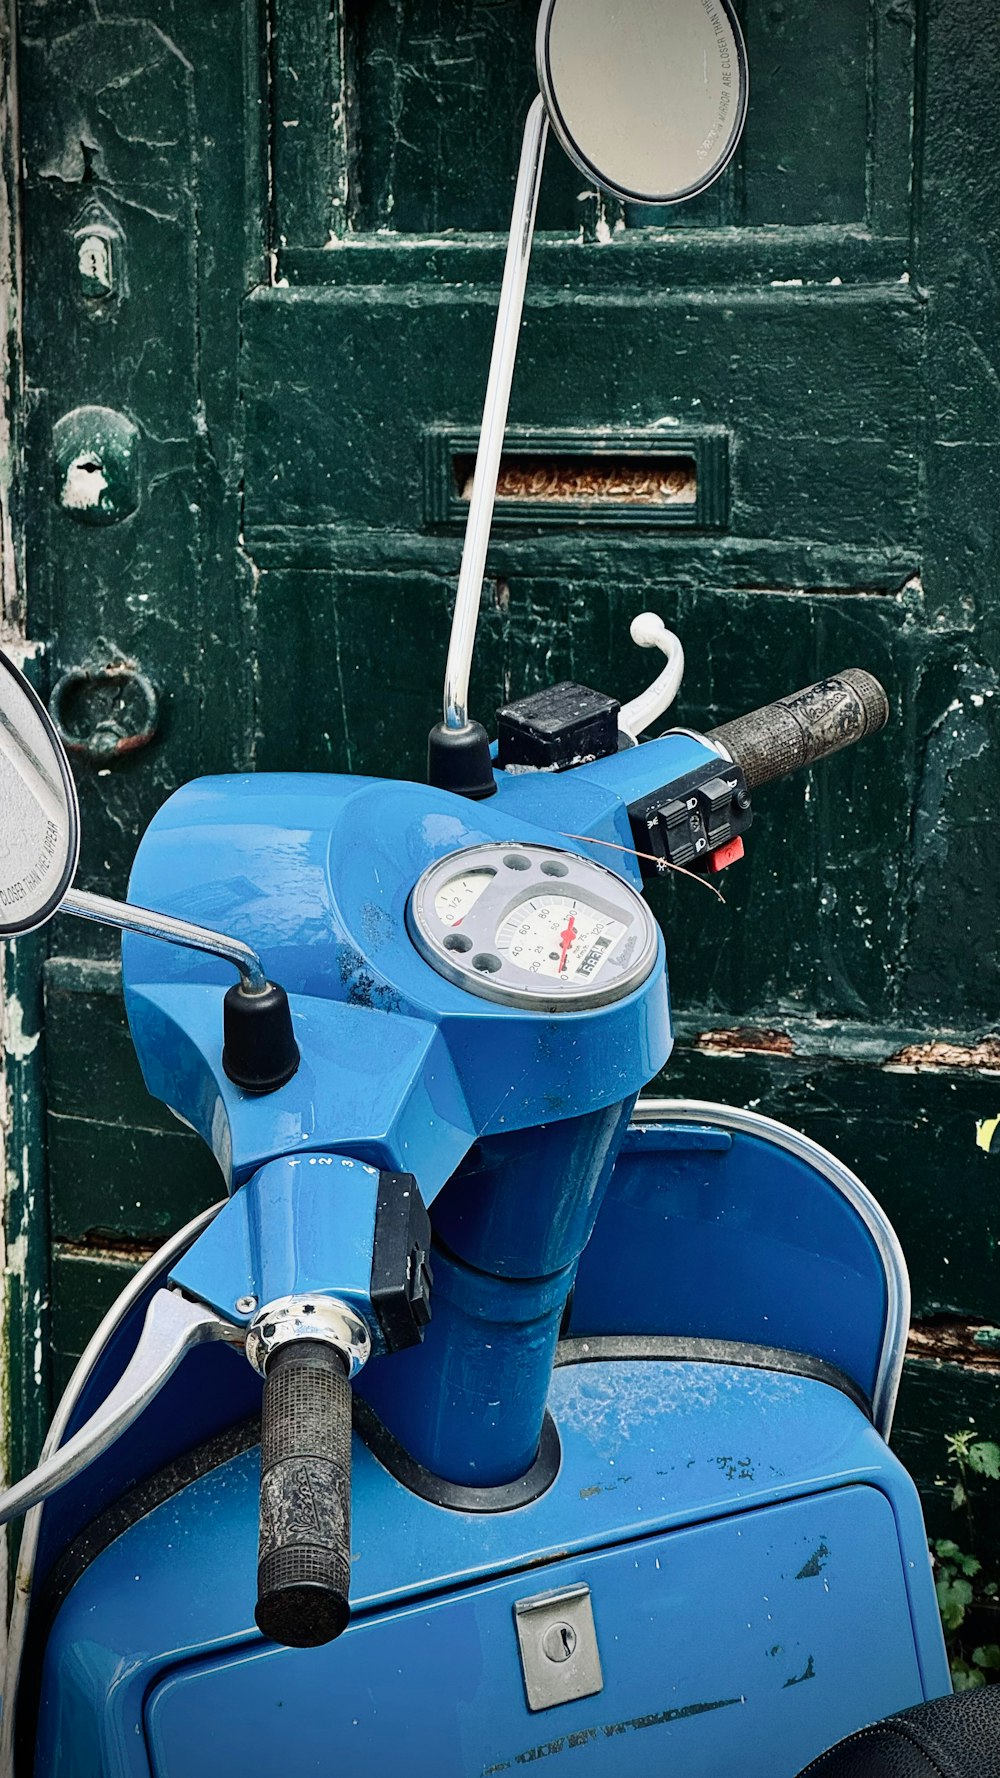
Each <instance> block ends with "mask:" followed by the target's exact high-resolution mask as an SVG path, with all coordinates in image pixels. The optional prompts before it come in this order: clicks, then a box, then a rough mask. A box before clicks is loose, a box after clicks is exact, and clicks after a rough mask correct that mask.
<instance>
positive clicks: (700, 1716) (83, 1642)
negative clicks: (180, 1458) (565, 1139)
mask: <svg viewBox="0 0 1000 1778" xmlns="http://www.w3.org/2000/svg"><path fill="white" fill-rule="evenodd" d="M550 1406H551V1410H552V1413H553V1416H554V1418H555V1420H556V1423H557V1425H558V1427H559V1431H560V1437H561V1439H562V1446H563V1461H562V1467H561V1470H560V1474H559V1476H558V1478H557V1480H556V1482H555V1483H554V1484H553V1486H552V1487H551V1488H550V1490H549V1491H548V1493H547V1494H545V1495H544V1496H543V1497H542V1498H541V1499H539V1500H537V1501H535V1502H534V1503H533V1504H531V1505H529V1506H526V1507H523V1508H521V1509H520V1510H518V1511H514V1512H507V1513H497V1514H492V1515H486V1516H482V1515H476V1514H466V1513H461V1512H455V1511H450V1510H445V1509H442V1508H439V1507H435V1506H432V1505H430V1504H429V1503H428V1502H426V1501H424V1500H421V1499H418V1498H417V1497H415V1496H413V1495H411V1494H409V1493H407V1492H406V1491H405V1490H403V1489H402V1488H401V1487H400V1486H399V1484H398V1483H397V1482H395V1481H394V1480H393V1479H392V1477H391V1476H389V1475H388V1474H387V1472H386V1471H385V1470H384V1469H382V1467H381V1466H380V1465H379V1464H378V1463H377V1462H376V1460H375V1459H374V1457H373V1456H372V1455H371V1453H370V1452H369V1451H368V1450H367V1448H366V1447H365V1446H364V1445H363V1444H362V1443H360V1442H359V1441H358V1440H357V1439H355V1453H354V1455H355V1467H354V1475H355V1496H354V1498H355V1506H354V1530H353V1546H354V1550H355V1560H354V1564H353V1571H352V1597H353V1604H354V1612H355V1617H354V1621H353V1622H352V1625H351V1627H350V1628H349V1629H348V1631H347V1632H346V1633H345V1635H344V1637H343V1638H341V1639H340V1640H339V1641H338V1642H336V1643H334V1644H332V1645H331V1646H329V1647H328V1648H325V1649H321V1650H310V1651H295V1652H290V1651H287V1650H279V1649H276V1648H274V1647H273V1646H271V1645H268V1644H265V1643H264V1642H263V1641H262V1640H261V1638H260V1637H259V1635H258V1633H257V1632H256V1630H255V1628H254V1626H253V1617H252V1608H253V1575H254V1561H255V1551H256V1538H257V1463H256V1452H248V1453H247V1454H246V1455H245V1456H243V1457H240V1458H237V1459H234V1460H233V1461H231V1462H230V1463H228V1464H226V1465H225V1466H223V1467H222V1468H220V1469H218V1470H215V1471H213V1472H211V1473H210V1474H208V1475H206V1476H204V1477H203V1478H202V1479H200V1480H199V1481H197V1482H195V1483H194V1484H192V1485H191V1486H189V1487H188V1488H186V1489H185V1490H184V1491H183V1492H182V1493H180V1494H178V1495H176V1496H175V1497H174V1498H173V1499H171V1500H168V1501H166V1502H165V1503H164V1504H163V1505H161V1506H160V1507H158V1508H157V1509H156V1510H155V1511H153V1512H152V1513H150V1514H149V1515H148V1516H147V1517H145V1518H144V1519H141V1520H140V1521H139V1522H138V1523H136V1524H135V1525H134V1526H133V1527H132V1528H131V1529H130V1530H128V1531H127V1532H126V1533H125V1534H124V1535H123V1536H121V1537H120V1538H118V1540H117V1541H116V1542H115V1543H114V1544H112V1545H111V1547H110V1548H109V1549H108V1550H107V1551H106V1552H105V1553H104V1554H103V1555H101V1556H100V1557H98V1559H97V1560H96V1561H95V1562H94V1563H92V1565H91V1566H90V1567H89V1568H88V1569H87V1570H86V1572H85V1573H84V1574H83V1576H82V1577H81V1578H80V1580H78V1582H77V1583H76V1585H75V1587H74V1588H73V1590H72V1592H71V1593H70V1595H69V1598H68V1600H67V1602H66V1603H65V1605H64V1606H63V1608H62V1610H61V1612H60V1614H59V1616H58V1618H57V1620H56V1623H55V1627H54V1629H53V1632H52V1634H51V1637H50V1640H49V1647H48V1653H47V1659H46V1668H45V1676H44V1681H43V1692H42V1698H41V1710H40V1716H39V1743H38V1761H37V1766H36V1773H37V1774H38V1775H39V1778H41V1775H42V1774H44V1775H45V1778H49V1775H50V1774H55V1773H58V1774H59V1778H92V1775H93V1774H94V1773H98V1772H99V1773H101V1774H102V1778H150V1773H151V1772H152V1773H153V1774H155V1778H210V1775H211V1778H217V1774H218V1773H219V1772H235V1771H242V1770H249V1771H254V1772H256V1771H261V1772H264V1771H268V1770H269V1769H271V1768H272V1767H273V1766H274V1765H275V1764H276V1763H278V1762H280V1763H281V1765H282V1767H287V1768H289V1769H292V1770H294V1771H296V1772H297V1773H302V1774H313V1773H315V1774H319V1773H327V1772H329V1771H336V1770H340V1769H342V1768H344V1767H345V1765H346V1764H347V1763H348V1762H349V1763H350V1766H351V1767H352V1768H353V1769H358V1770H361V1771H363V1772H364V1774H365V1778H389V1774H390V1773H392V1774H393V1778H395V1774H396V1772H397V1771H398V1769H399V1767H400V1766H401V1765H403V1766H407V1767H409V1769H410V1770H417V1771H421V1772H423V1771H427V1772H431V1771H433V1772H435V1773H436V1774H437V1773H440V1774H441V1778H468V1774H470V1773H471V1774H479V1773H483V1772H486V1771H489V1770H490V1769H491V1768H492V1769H493V1770H496V1769H497V1768H500V1769H503V1767H504V1763H505V1762H508V1763H510V1764H512V1765H513V1764H516V1763H519V1761H518V1756H519V1755H525V1754H527V1755H528V1757H529V1758H531V1757H532V1753H531V1750H532V1749H537V1748H539V1747H540V1746H542V1745H548V1746H549V1747H550V1749H551V1751H552V1752H553V1753H554V1754H557V1753H560V1752H569V1751H572V1754H573V1769H574V1770H575V1769H577V1766H578V1765H579V1769H580V1770H584V1771H587V1772H589V1773H593V1774H598V1773H602V1774H605V1775H607V1778H611V1775H615V1778H617V1774H619V1773H620V1772H621V1771H622V1769H623V1761H624V1763H625V1765H626V1766H627V1769H628V1770H629V1771H630V1772H633V1773H636V1774H637V1775H640V1774H646V1773H648V1774H650V1778H652V1774H653V1773H657V1774H658V1775H659V1778H662V1774H663V1773H664V1772H667V1771H669V1772H670V1773H671V1775H672V1778H709V1775H711V1778H717V1775H718V1774H720V1773H721V1772H724V1771H726V1770H728V1769H729V1768H730V1767H735V1766H736V1765H737V1764H738V1766H739V1769H740V1771H741V1772H742V1773H743V1774H745V1778H792V1774H794V1773H795V1772H797V1771H798V1769H799V1767H800V1766H801V1765H802V1764H804V1763H805V1762H806V1761H807V1760H808V1759H810V1758H812V1757H813V1756H814V1755H816V1754H817V1753H818V1752H819V1751H820V1750H821V1749H822V1747H824V1746H825V1745H827V1743H828V1742H829V1741H830V1740H832V1739H836V1738H837V1737H838V1736H839V1735H841V1734H842V1733H845V1732H847V1731H849V1730H850V1729H852V1728H855V1727H857V1726H858V1725H859V1724H860V1723H862V1722H864V1721H866V1720H870V1719H871V1718H873V1717H876V1716H879V1715H882V1714H884V1713H886V1712H888V1711H891V1710H895V1709H897V1708H900V1707H902V1706H904V1705H907V1704H910V1703H914V1702H917V1701H918V1700H920V1699H921V1698H923V1697H931V1696H936V1695H938V1694H940V1693H942V1692H944V1691H946V1690H947V1689H948V1677H947V1668H946V1664H945V1660H944V1652H943V1645H942V1641H941V1632H940V1627H939V1624H938V1620H937V1613H936V1609H935V1603H934V1595H933V1587H932V1584H931V1578H930V1572H929V1568H928V1565H927V1562H926V1557H925V1555H924V1549H923V1530H922V1522H921V1517H920V1509H919V1504H918V1502H917V1498H916V1494H915V1491H914V1489H913V1486H912V1483H911V1482H910V1481H909V1479H908V1478H907V1477H906V1475H905V1473H904V1472H903V1471H902V1469H901V1468H900V1466H899V1464H898V1463H897V1462H896V1461H895V1459H894V1458H893V1457H892V1456H891V1455H890V1454H889V1453H888V1451H887V1450H886V1448H885V1446H884V1444H883V1443H882V1441H881V1440H880V1439H879V1438H878V1436H877V1434H876V1433H875V1432H874V1431H873V1429H872V1428H871V1426H870V1425H869V1424H868V1422H867V1421H866V1420H865V1418H864V1416H863V1415H862V1414H861V1413H860V1412H859V1410H858V1409H857V1408H855V1407H854V1406H853V1405H852V1404H851V1403H850V1402H849V1401H848V1400H847V1399H846V1397H844V1396H843V1395H841V1394H840V1392H839V1391H837V1390H835V1389H833V1388H831V1387H829V1386H828V1385H826V1384H823V1383H819V1382H814V1381H807V1380H805V1379H801V1378H789V1377H783V1376H775V1375H770V1374H767V1373H763V1372H758V1371H752V1370H745V1369H739V1368H732V1367H728V1366H714V1365H691V1364H669V1363H628V1364H593V1365H579V1366H572V1367H567V1368H566V1369H564V1370H561V1371H558V1372H556V1374H555V1376H554V1378H553V1382H552V1388H551V1393H550ZM761 1508H763V1509H766V1510H764V1511H761V1510H759V1509H761ZM664 1534H666V1535H664ZM580 1579H583V1580H586V1581H587V1582H588V1583H589V1584H590V1586H591V1589H592V1593H593V1601H594V1615H595V1622H596V1626H597V1634H598V1639H599V1643H600V1649H601V1657H602V1661H603V1662H604V1668H605V1688H604V1692H603V1694H601V1695H600V1696H597V1697H591V1698H588V1699H586V1700H584V1701H583V1702H579V1703H575V1704H569V1705H564V1706H559V1707H556V1708H555V1709H553V1710H550V1711H547V1712H544V1713H542V1714H541V1715H537V1716H532V1715H530V1714H529V1713H528V1711H527V1709H526V1707H525V1701H524V1694H523V1689H522V1686H521V1679H520V1666H519V1659H518V1652H517V1643H516V1638H515V1632H514V1625H513V1620H512V1616H511V1604H512V1602H513V1600H515V1599H521V1598H525V1597H530V1596H533V1595H534V1594H536V1593H539V1592H543V1591H545V1590H547V1589H548V1588H549V1587H552V1586H556V1585H558V1584H561V1583H562V1582H564V1581H566V1580H580ZM571 1737H572V1739H571ZM557 1743H559V1744H560V1745H558V1746H557V1745H556V1744H557ZM425 1755H426V1757H425ZM581 1761H582V1763H580V1762H581Z"/></svg>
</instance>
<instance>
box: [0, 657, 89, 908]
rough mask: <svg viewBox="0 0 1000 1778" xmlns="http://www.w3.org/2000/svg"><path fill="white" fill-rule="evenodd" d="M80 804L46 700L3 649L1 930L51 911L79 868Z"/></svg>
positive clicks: (0, 689)
mask: <svg viewBox="0 0 1000 1778" xmlns="http://www.w3.org/2000/svg"><path fill="white" fill-rule="evenodd" d="M79 851H80V812H79V806H78V804H77V799H76V786H75V784H74V783H73V775H72V773H71V771H70V767H69V760H68V759H67V757H66V752H65V749H64V747H63V745H62V742H61V741H60V739H59V736H58V735H57V733H56V731H55V728H54V727H53V724H52V719H51V717H50V716H49V713H48V711H47V710H46V708H45V706H44V704H42V703H41V702H40V700H39V698H38V697H37V696H36V694H35V692H34V691H33V690H32V688H31V686H30V685H29V684H28V681H27V680H26V679H25V677H24V675H23V674H22V673H20V672H18V669H17V668H16V667H15V666H14V664H13V662H12V661H9V660H8V659H7V656H6V655H5V654H3V653H0V938H11V937H13V936H15V935H16V934H18V933H22V932H32V931H34V929H35V927H36V926H42V925H44V923H45V921H46V920H49V919H51V917H52V915H53V914H54V913H55V912H56V910H57V908H58V907H59V904H60V902H61V901H62V899H63V897H64V895H65V894H66V891H67V890H68V888H69V886H70V884H71V883H72V881H73V877H74V875H75V873H76V865H77V859H78V856H79Z"/></svg>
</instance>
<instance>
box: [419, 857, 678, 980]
mask: <svg viewBox="0 0 1000 1778" xmlns="http://www.w3.org/2000/svg"><path fill="white" fill-rule="evenodd" d="M409 926H410V933H411V936H412V938H413V940H414V942H415V944H416V945H417V948H418V949H419V950H420V952H421V953H422V955H423V956H424V957H425V958H426V960H427V962H428V963H430V964H431V965H432V966H433V968H435V969H436V970H437V971H438V972H439V973H440V974H441V975H444V976H447V977H448V979H449V980H450V981H453V982H455V983H457V984H458V985H459V986H461V987H463V988H465V989H467V990H468V992H469V993H471V994H478V995H481V996H482V997H483V998H484V999H487V1000H496V1001H500V1002H502V1003H503V1004H505V1005H508V1006H525V1007H531V1008H533V1009H535V1010H537V1011H539V1012H543V1011H549V1012H560V1011H564V1010H565V1011H567V1012H568V1011H572V1010H574V1009H576V1010H583V1009H586V1008H588V1007H594V1006H604V1005H607V1004H608V1003H610V1002H611V1001H614V1000H620V999H622V998H623V996H624V995H626V994H630V993H631V992H632V990H633V989H634V988H637V987H638V986H639V985H640V983H641V982H643V981H645V979H646V977H647V976H648V975H649V974H650V972H651V970H652V968H653V965H654V963H655V961H656V956H657V931H656V926H655V924H654V922H653V919H652V916H651V914H650V913H649V910H648V908H647V907H646V904H645V902H644V901H642V900H641V898H640V897H639V896H638V895H636V894H635V892H634V890H632V889H630V888H629V886H628V884H627V883H623V882H622V880H621V878H620V877H617V876H616V875H615V874H614V872H613V871H609V870H606V869H605V868H604V867H603V865H599V864H595V863H594V861H593V860H592V859H590V858H581V857H579V856H578V855H577V854H576V853H572V852H563V851H560V850H557V849H555V848H549V847H545V846H536V845H524V846H522V845H515V846H500V845H484V846H470V847H468V848H467V849H466V850H465V851H462V852H455V853H453V854H452V855H451V857H450V858H443V859H440V860H439V861H438V863H437V864H433V865H431V867H430V869H429V870H426V871H425V872H424V874H423V876H422V877H421V878H420V881H419V882H418V884H417V886H416V888H415V889H414V891H413V895H412V897H411V899H410V907H409Z"/></svg>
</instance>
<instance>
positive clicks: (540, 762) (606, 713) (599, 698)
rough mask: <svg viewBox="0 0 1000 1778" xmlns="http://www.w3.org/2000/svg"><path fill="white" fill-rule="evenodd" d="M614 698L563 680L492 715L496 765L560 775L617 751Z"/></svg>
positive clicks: (506, 768)
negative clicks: (494, 720)
mask: <svg viewBox="0 0 1000 1778" xmlns="http://www.w3.org/2000/svg"><path fill="white" fill-rule="evenodd" d="M620 709H621V705H620V703H619V702H618V700H617V698H609V697H605V695H604V693H603V692H599V691H591V689H590V687H589V686H587V685H575V684H574V683H573V682H572V680H564V681H563V682H562V683H561V684H559V685H550V686H547V687H546V689H545V690H544V691H536V692H534V693H533V694H532V696H531V697H530V698H519V699H518V701H517V703H515V704H506V705H505V706H504V708H503V709H502V710H498V711H497V765H498V766H500V767H501V769H502V770H504V771H510V770H511V769H512V768H513V769H514V770H520V771H522V772H566V771H569V770H570V769H571V768H572V767H573V766H580V765H584V764H586V763H587V762H588V761H589V760H592V759H606V758H607V757H608V755H609V754H612V753H617V752H618V746H619V741H618V712H619V710H620Z"/></svg>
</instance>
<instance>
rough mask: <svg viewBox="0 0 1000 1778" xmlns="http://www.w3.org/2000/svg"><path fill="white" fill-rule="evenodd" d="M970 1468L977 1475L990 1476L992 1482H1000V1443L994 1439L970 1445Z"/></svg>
mask: <svg viewBox="0 0 1000 1778" xmlns="http://www.w3.org/2000/svg"><path fill="white" fill-rule="evenodd" d="M969 1468H970V1469H973V1470H975V1472H976V1474H977V1475H984V1476H988V1477H989V1480H990V1481H991V1482H1000V1445H995V1444H994V1443H993V1441H992V1440H987V1441H983V1442H980V1443H979V1444H975V1445H970V1446H969Z"/></svg>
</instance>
